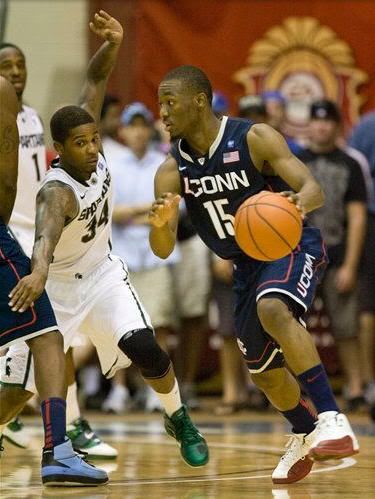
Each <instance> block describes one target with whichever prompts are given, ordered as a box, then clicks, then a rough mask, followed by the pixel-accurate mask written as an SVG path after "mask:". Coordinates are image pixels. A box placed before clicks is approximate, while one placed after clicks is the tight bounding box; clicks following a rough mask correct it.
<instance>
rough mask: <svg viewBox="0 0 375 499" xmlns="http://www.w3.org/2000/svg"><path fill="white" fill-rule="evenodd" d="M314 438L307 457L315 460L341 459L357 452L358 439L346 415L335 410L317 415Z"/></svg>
mask: <svg viewBox="0 0 375 499" xmlns="http://www.w3.org/2000/svg"><path fill="white" fill-rule="evenodd" d="M313 433H314V434H315V438H314V440H313V441H312V443H311V447H310V450H309V457H310V458H311V459H314V460H316V461H325V460H326V459H341V458H343V457H349V456H352V455H353V454H357V453H358V451H359V444H358V440H357V439H356V437H355V435H354V433H353V430H352V428H351V426H350V423H349V421H348V419H347V417H346V416H345V415H344V414H341V413H338V412H336V411H327V412H322V413H321V414H319V415H318V422H317V426H316V430H314V432H313Z"/></svg>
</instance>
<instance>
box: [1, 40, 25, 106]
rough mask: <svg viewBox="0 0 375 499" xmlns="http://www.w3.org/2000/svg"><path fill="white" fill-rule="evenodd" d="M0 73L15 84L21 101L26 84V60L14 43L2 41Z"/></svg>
mask: <svg viewBox="0 0 375 499" xmlns="http://www.w3.org/2000/svg"><path fill="white" fill-rule="evenodd" d="M0 75H1V76H4V78H6V79H7V80H8V81H9V82H10V83H11V84H12V85H13V87H14V90H15V91H16V94H17V97H18V100H19V101H20V100H21V98H22V94H23V91H24V90H25V86H26V79H27V70H26V60H25V55H24V53H23V52H22V50H21V49H20V48H19V47H17V45H14V44H13V43H0Z"/></svg>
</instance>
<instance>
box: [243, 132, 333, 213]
mask: <svg viewBox="0 0 375 499" xmlns="http://www.w3.org/2000/svg"><path fill="white" fill-rule="evenodd" d="M247 143H248V146H249V151H250V155H251V159H252V160H253V163H254V165H255V166H256V168H258V170H259V171H262V169H263V167H264V165H265V163H269V164H270V165H271V167H272V168H273V170H274V172H275V173H276V175H279V176H280V177H281V178H282V179H283V180H285V182H286V183H287V184H288V185H290V187H291V188H292V189H293V190H294V191H295V194H294V193H284V194H285V195H287V196H288V199H289V200H290V201H291V202H292V203H294V204H296V205H297V207H298V208H299V209H300V211H301V212H302V214H304V213H308V212H309V211H312V210H315V209H316V208H319V207H320V206H322V205H323V203H324V194H323V191H322V189H321V187H320V185H319V184H318V182H317V181H316V180H315V179H314V177H313V176H312V174H311V173H310V170H309V169H308V167H307V166H306V165H304V164H303V163H302V161H300V160H299V159H298V158H296V156H294V155H293V154H292V153H291V151H290V149H289V147H288V145H287V143H286V141H285V139H284V137H283V136H282V135H280V133H279V132H277V131H276V130H274V129H273V128H272V127H270V126H269V125H266V124H256V125H253V126H252V127H251V128H250V130H249V132H248V135H247Z"/></svg>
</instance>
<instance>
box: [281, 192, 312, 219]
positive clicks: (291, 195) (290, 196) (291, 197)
mask: <svg viewBox="0 0 375 499" xmlns="http://www.w3.org/2000/svg"><path fill="white" fill-rule="evenodd" d="M280 194H281V195H282V196H284V197H285V198H287V200H288V201H289V202H291V203H293V204H295V205H296V208H297V210H298V211H299V212H300V213H301V218H302V219H304V218H305V214H306V211H305V208H304V206H303V202H302V200H301V197H300V195H299V194H298V193H296V192H292V191H283V192H280Z"/></svg>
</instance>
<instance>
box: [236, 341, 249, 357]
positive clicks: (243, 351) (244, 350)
mask: <svg viewBox="0 0 375 499" xmlns="http://www.w3.org/2000/svg"><path fill="white" fill-rule="evenodd" d="M237 343H238V348H239V349H240V350H241V352H242V353H243V354H244V355H246V354H247V348H246V347H245V345H244V344H243V343H242V341H241V340H239V339H238V338H237Z"/></svg>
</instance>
